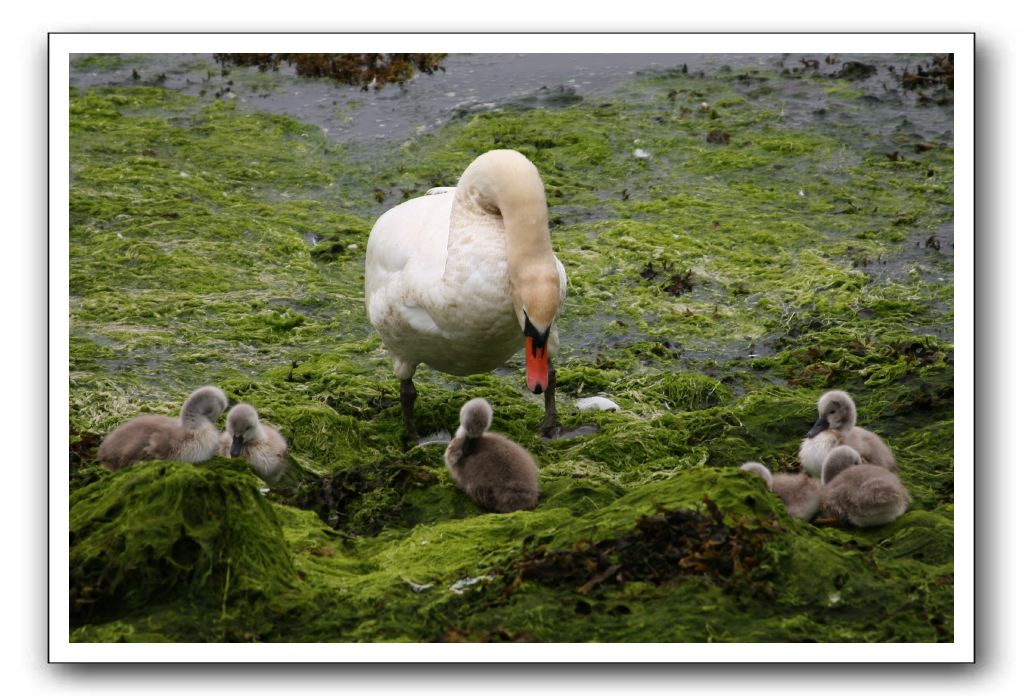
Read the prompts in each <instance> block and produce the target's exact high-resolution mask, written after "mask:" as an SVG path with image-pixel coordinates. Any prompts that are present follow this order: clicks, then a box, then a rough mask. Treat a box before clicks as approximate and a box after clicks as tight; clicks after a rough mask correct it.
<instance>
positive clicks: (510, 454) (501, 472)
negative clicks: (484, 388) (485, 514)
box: [444, 399, 540, 512]
mask: <svg viewBox="0 0 1023 696" xmlns="http://www.w3.org/2000/svg"><path fill="white" fill-rule="evenodd" d="M492 418H493V410H492V409H491V407H490V404H489V403H487V401H486V400H485V399H472V400H471V401H468V402H466V404H465V405H464V406H462V412H461V425H459V426H458V432H456V433H455V437H454V439H452V440H451V443H450V444H449V445H448V448H447V451H445V452H444V463H445V464H446V465H447V468H448V471H449V472H450V473H451V478H453V479H454V481H455V485H457V486H458V487H459V488H460V489H462V490H463V491H465V493H466V495H468V496H469V498H471V499H472V501H473V502H474V503H476V504H477V505H479V506H480V507H482V508H485V509H487V510H491V511H494V512H511V511H512V510H529V509H531V508H534V507H536V505H537V503H538V502H539V500H540V483H539V472H538V471H537V468H536V463H535V462H534V461H533V457H532V455H531V454H530V453H529V452H527V451H526V450H525V448H523V447H521V446H520V445H518V444H516V443H514V442H512V441H511V440H509V439H508V438H506V437H504V436H503V435H498V434H497V433H488V432H487V429H488V428H489V427H490V422H491V419H492Z"/></svg>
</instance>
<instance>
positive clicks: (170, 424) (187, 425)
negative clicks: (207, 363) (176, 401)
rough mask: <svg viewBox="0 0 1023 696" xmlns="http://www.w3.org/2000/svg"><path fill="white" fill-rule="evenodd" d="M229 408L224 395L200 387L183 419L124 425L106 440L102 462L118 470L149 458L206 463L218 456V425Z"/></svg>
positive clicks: (156, 418)
mask: <svg viewBox="0 0 1023 696" xmlns="http://www.w3.org/2000/svg"><path fill="white" fill-rule="evenodd" d="M225 408H227V397H226V396H225V395H224V392H222V391H221V390H220V389H218V388H217V387H212V386H206V387H200V388H199V389H196V390H195V391H194V392H192V394H191V395H190V396H189V397H188V399H187V400H186V401H185V404H184V406H183V407H182V408H181V416H180V418H171V417H170V416H160V415H155V414H147V415H144V416H138V417H137V418H133V419H131V420H130V421H128V422H127V423H124V424H122V425H120V426H119V427H118V428H117V429H116V430H114V432H112V433H110V434H109V435H107V437H106V439H104V440H103V444H101V445H100V447H99V453H98V455H97V456H98V459H99V460H100V461H101V462H103V463H104V464H106V465H107V466H108V467H110V468H111V469H114V470H117V469H124V468H125V467H129V466H131V465H132V464H134V463H135V462H139V461H143V460H147V459H177V460H180V461H183V462H191V463H192V464H198V463H199V462H204V461H206V460H207V459H209V458H210V457H212V456H213V455H215V454H216V453H217V448H218V446H219V443H220V431H219V430H217V426H216V425H215V423H216V421H217V419H218V418H220V414H221V413H223V412H224V409H225Z"/></svg>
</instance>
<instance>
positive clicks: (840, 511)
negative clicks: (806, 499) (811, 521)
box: [821, 445, 910, 527]
mask: <svg viewBox="0 0 1023 696" xmlns="http://www.w3.org/2000/svg"><path fill="white" fill-rule="evenodd" d="M821 481H822V482H823V484H824V493H823V495H822V496H821V514H822V515H826V516H828V517H836V518H838V519H839V520H841V521H843V522H849V523H850V524H853V525H855V526H857V527H876V526H878V525H882V524H888V523H889V522H892V521H894V520H895V519H896V518H898V517H899V516H901V515H902V514H903V513H904V512H906V510H907V509H908V508H909V503H910V497H909V493H908V492H907V491H906V488H905V487H904V486H903V485H902V482H901V481H899V477H898V476H896V475H895V474H893V473H892V472H890V471H888V470H887V469H885V468H883V467H880V466H875V465H873V464H867V463H866V462H865V461H863V459H862V457H861V456H860V453H859V452H857V451H856V450H854V449H853V448H851V447H848V446H845V445H841V446H839V447H836V448H835V449H833V450H832V451H831V454H829V455H828V458H827V459H826V460H825V461H824V467H823V468H822V469H821Z"/></svg>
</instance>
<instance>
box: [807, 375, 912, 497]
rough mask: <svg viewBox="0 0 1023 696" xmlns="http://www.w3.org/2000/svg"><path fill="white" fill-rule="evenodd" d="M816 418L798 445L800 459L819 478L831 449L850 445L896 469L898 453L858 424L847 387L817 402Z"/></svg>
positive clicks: (872, 460) (866, 459) (877, 463)
mask: <svg viewBox="0 0 1023 696" xmlns="http://www.w3.org/2000/svg"><path fill="white" fill-rule="evenodd" d="M817 414H818V418H817V422H816V423H814V425H813V428H811V429H810V432H808V433H807V434H806V439H805V440H803V444H802V445H800V447H799V461H800V462H801V463H802V464H803V468H804V469H806V471H808V472H810V474H811V475H813V476H816V477H818V478H820V475H821V467H822V466H823V465H824V460H825V459H826V458H827V456H828V454H829V453H830V452H831V450H833V449H835V448H836V447H838V446H840V445H847V446H849V447H852V448H853V449H854V450H856V451H857V452H859V453H860V456H861V457H862V458H863V461H864V462H865V463H867V464H873V465H874V466H879V467H882V468H883V469H887V470H888V471H895V455H894V454H892V451H891V450H890V449H889V448H888V445H886V444H885V442H884V440H882V439H881V438H880V437H878V436H877V435H875V434H874V433H872V432H870V431H869V430H864V429H863V428H860V427H857V425H856V404H854V403H853V400H852V398H851V397H850V396H849V395H848V394H846V393H845V392H844V391H829V392H827V393H826V394H824V395H823V396H821V398H820V400H819V401H818V402H817Z"/></svg>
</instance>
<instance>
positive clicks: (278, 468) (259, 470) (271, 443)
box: [220, 404, 288, 485]
mask: <svg viewBox="0 0 1023 696" xmlns="http://www.w3.org/2000/svg"><path fill="white" fill-rule="evenodd" d="M220 456H222V457H238V456H242V457H245V460H246V461H247V462H248V463H249V466H250V467H252V471H254V472H255V474H256V475H257V476H259V477H260V478H261V479H263V480H264V481H266V482H267V483H269V484H271V485H273V484H275V483H277V482H278V481H280V479H281V476H283V475H284V472H285V471H287V470H288V443H287V441H286V440H285V439H284V437H283V436H282V435H281V433H280V432H279V431H278V430H277V428H274V427H273V426H271V425H267V424H266V423H261V422H260V420H259V414H257V413H256V409H255V408H253V407H252V406H250V405H249V404H237V405H236V406H234V407H233V408H232V409H231V410H230V412H228V414H227V430H225V431H224V434H223V435H221V436H220Z"/></svg>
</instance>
